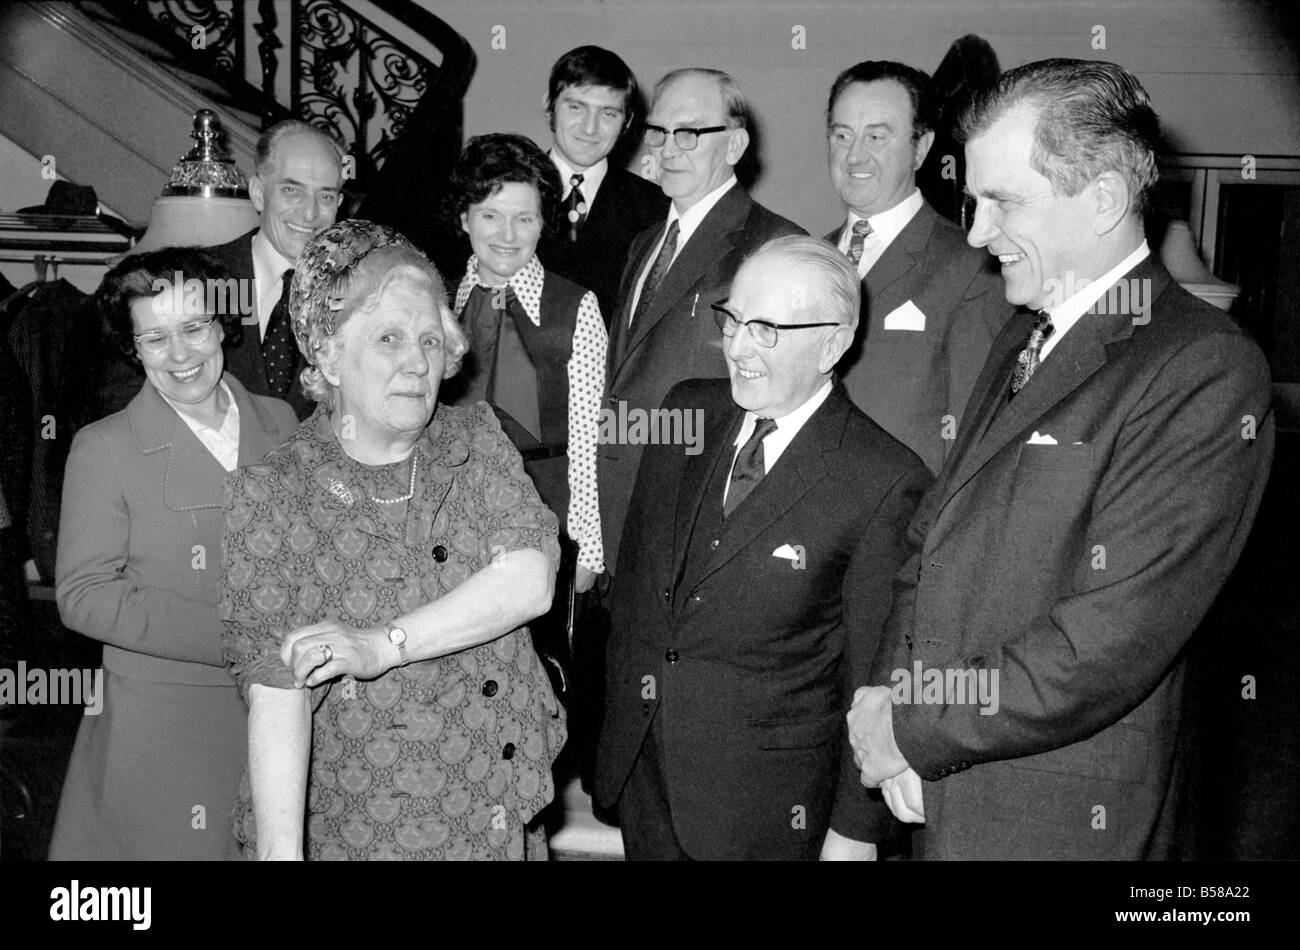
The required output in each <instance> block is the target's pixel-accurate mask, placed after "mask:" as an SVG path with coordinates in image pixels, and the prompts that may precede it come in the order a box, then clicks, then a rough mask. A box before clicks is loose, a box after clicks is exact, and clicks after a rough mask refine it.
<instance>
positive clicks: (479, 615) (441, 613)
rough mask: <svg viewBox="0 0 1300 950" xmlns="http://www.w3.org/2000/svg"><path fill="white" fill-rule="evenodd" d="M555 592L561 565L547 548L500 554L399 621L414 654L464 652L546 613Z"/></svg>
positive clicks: (430, 655)
mask: <svg viewBox="0 0 1300 950" xmlns="http://www.w3.org/2000/svg"><path fill="white" fill-rule="evenodd" d="M554 592H555V568H554V567H553V566H552V564H551V561H550V559H549V558H548V557H547V556H546V555H545V554H543V553H542V552H541V551H538V550H535V549H533V548H525V549H523V550H519V551H507V552H506V553H504V554H500V555H498V556H497V557H496V558H495V559H494V560H493V561H492V563H491V564H489V565H488V566H487V567H485V568H483V570H481V571H479V572H478V573H477V574H474V575H473V576H472V577H470V578H469V579H467V580H466V581H465V582H464V583H463V584H461V585H460V586H459V587H457V588H456V589H455V590H453V591H450V592H449V593H447V594H446V595H445V596H443V597H439V598H438V599H437V600H435V601H433V602H432V603H428V604H425V605H424V606H423V607H419V608H417V609H416V610H413V611H411V612H410V613H409V614H406V615H404V616H402V617H399V618H397V620H396V623H397V624H398V625H400V626H402V627H403V628H404V629H405V630H406V635H407V643H406V648H407V652H408V653H409V655H410V658H411V659H412V660H428V659H432V658H434V657H439V656H446V655H447V654H449V653H459V652H460V651H461V650H466V649H468V648H470V647H473V646H477V645H478V644H480V643H487V642H488V641H489V640H495V639H496V638H497V637H500V636H504V635H505V634H507V633H509V632H510V631H511V630H514V629H515V628H516V627H519V626H522V625H523V624H526V623H527V622H528V621H530V620H532V619H533V618H534V617H539V616H541V615H542V614H544V613H546V611H547V610H549V609H550V607H551V598H552V596H553V595H554Z"/></svg>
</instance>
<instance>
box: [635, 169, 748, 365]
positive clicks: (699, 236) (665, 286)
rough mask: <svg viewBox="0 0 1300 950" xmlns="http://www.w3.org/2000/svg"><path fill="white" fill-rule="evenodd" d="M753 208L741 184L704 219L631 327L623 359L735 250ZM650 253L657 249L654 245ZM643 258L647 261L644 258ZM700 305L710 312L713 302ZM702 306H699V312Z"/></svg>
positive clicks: (642, 263)
mask: <svg viewBox="0 0 1300 950" xmlns="http://www.w3.org/2000/svg"><path fill="white" fill-rule="evenodd" d="M752 205H753V202H752V201H750V198H749V195H747V194H745V191H744V189H742V188H741V187H740V185H739V184H735V185H733V186H732V188H731V190H730V191H728V192H727V193H726V194H725V195H723V196H722V198H721V199H720V200H719V201H718V203H717V204H716V205H714V206H713V208H712V210H710V211H709V213H708V214H707V215H705V217H704V220H703V221H701V222H700V226H699V227H698V228H696V229H695V233H694V234H692V235H691V239H690V240H689V241H687V242H686V246H685V247H684V248H682V249H681V251H680V252H679V253H678V255H677V259H676V260H675V261H673V265H672V267H670V268H669V269H668V273H667V274H666V275H664V280H663V283H662V284H660V285H659V289H658V290H657V291H656V292H655V295H654V299H653V300H651V301H650V306H649V308H648V309H647V310H646V311H645V312H644V313H643V314H642V315H641V318H640V319H639V320H638V321H637V322H636V325H635V326H633V327H632V336H631V339H630V340H629V341H628V345H627V352H626V353H624V354H623V357H624V359H626V357H627V355H628V354H630V353H631V352H632V351H633V350H635V349H636V348H637V346H638V345H640V343H641V341H642V340H644V339H645V338H646V336H647V335H648V334H649V333H650V331H651V330H653V329H654V327H655V324H657V323H658V322H659V321H660V320H662V319H663V318H664V315H665V314H667V313H668V311H669V310H671V309H672V307H673V306H674V305H675V304H676V303H677V302H678V301H679V300H681V299H682V297H684V296H685V295H686V293H687V291H688V290H689V289H690V288H691V287H692V286H694V284H695V283H696V282H697V281H698V280H699V279H700V278H701V277H702V276H704V274H705V273H706V272H707V271H708V269H709V268H710V267H712V266H713V264H714V263H715V262H717V261H718V260H719V259H720V258H722V257H724V256H725V255H726V254H727V253H728V252H729V251H730V250H731V249H732V247H733V246H734V245H735V243H736V240H737V236H738V235H739V234H740V232H741V229H742V228H743V226H744V223H745V218H746V217H748V215H749V210H750V207H751V206H752ZM665 226H666V225H665ZM660 233H662V230H661V232H660ZM650 249H651V250H653V249H654V247H653V245H652V246H651V248H650ZM642 256H643V258H644V256H645V255H642ZM645 263H646V262H645V261H644V260H642V261H641V262H640V265H641V266H640V267H638V269H637V273H638V274H639V273H640V271H641V268H642V267H644V266H645ZM701 303H702V305H703V306H704V307H705V309H707V308H708V306H709V304H711V303H713V301H712V300H705V301H702V302H701ZM700 305H701V304H696V306H697V308H698V306H700Z"/></svg>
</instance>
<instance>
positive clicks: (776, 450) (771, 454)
mask: <svg viewBox="0 0 1300 950" xmlns="http://www.w3.org/2000/svg"><path fill="white" fill-rule="evenodd" d="M830 394H831V380H829V379H828V380H826V382H825V384H823V385H822V387H821V388H820V389H818V390H817V392H815V393H813V394H812V395H811V396H809V397H808V399H807V401H806V402H804V404H803V405H802V406H800V407H799V408H798V409H793V410H791V411H790V412H787V413H786V414H785V415H783V416H780V417H779V418H776V419H773V420H772V421H773V422H775V423H776V431H774V432H769V433H768V434H767V435H766V436H764V437H763V474H764V475H766V474H767V473H768V472H770V471H772V466H773V465H775V464H776V460H777V459H779V458H780V457H781V454H782V453H783V452H784V451H785V450H786V448H787V447H789V445H790V443H791V442H793V441H794V437H795V436H796V435H798V434H799V430H800V429H802V428H803V427H804V423H806V422H807V421H808V420H809V419H811V418H812V414H813V413H814V412H816V411H817V410H818V409H820V408H821V404H822V403H824V402H825V401H826V397H827V396H829V395H830ZM756 425H758V416H757V415H755V414H754V413H752V412H750V411H748V410H746V411H745V421H744V422H742V423H741V424H740V431H739V432H737V433H736V441H735V442H734V443H733V445H734V446H735V449H734V450H733V451H732V453H731V468H733V469H734V468H735V467H736V456H738V455H739V454H740V447H741V446H743V445H744V444H745V443H746V442H748V441H749V437H750V436H751V435H753V434H754V426H756ZM730 491H731V476H730V475H728V476H727V484H726V486H725V487H724V488H723V489H722V503H723V504H724V505H725V504H726V503H727V493H728V492H730Z"/></svg>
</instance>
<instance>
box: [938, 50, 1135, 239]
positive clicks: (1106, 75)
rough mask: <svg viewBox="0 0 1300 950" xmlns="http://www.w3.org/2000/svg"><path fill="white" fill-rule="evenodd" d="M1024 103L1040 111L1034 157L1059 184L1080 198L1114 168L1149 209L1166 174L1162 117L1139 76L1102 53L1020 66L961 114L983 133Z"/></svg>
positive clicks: (963, 127)
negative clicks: (1161, 165) (1161, 163)
mask: <svg viewBox="0 0 1300 950" xmlns="http://www.w3.org/2000/svg"><path fill="white" fill-rule="evenodd" d="M1019 105H1025V106H1028V107H1029V108H1031V109H1033V110H1034V111H1035V113H1036V117H1037V120H1038V121H1037V124H1036V126H1035V128H1034V147H1033V150H1032V151H1031V152H1030V164H1031V165H1032V166H1033V168H1034V170H1035V171H1037V172H1038V173H1039V174H1040V175H1042V176H1043V177H1044V178H1046V179H1047V180H1048V181H1050V182H1051V183H1052V190H1053V191H1055V192H1056V193H1057V194H1060V195H1066V196H1069V197H1073V196H1074V195H1077V194H1078V193H1079V192H1080V191H1081V190H1082V189H1083V187H1084V186H1085V185H1087V184H1088V183H1089V182H1090V181H1092V180H1093V179H1095V178H1096V177H1097V176H1098V175H1100V174H1101V173H1102V172H1105V171H1115V172H1119V173H1120V174H1121V175H1123V176H1124V180H1125V182H1126V183H1127V184H1128V188H1129V194H1130V195H1131V197H1132V199H1133V211H1134V213H1136V214H1141V213H1142V212H1143V211H1144V210H1145V209H1146V206H1147V203H1148V201H1149V196H1150V192H1151V189H1152V188H1153V187H1155V183H1156V182H1157V181H1158V180H1159V178H1160V172H1159V169H1158V168H1157V167H1156V153H1157V151H1158V149H1159V144H1160V120H1159V118H1158V117H1157V116H1156V113H1155V110H1153V109H1152V108H1151V100H1150V99H1149V98H1148V97H1147V92H1146V90H1145V89H1143V88H1142V84H1141V83H1140V82H1138V80H1137V77H1136V76H1134V75H1133V74H1132V73H1130V72H1129V71H1128V70H1127V69H1124V68H1123V67H1122V66H1117V65H1116V64H1114V63H1106V62H1100V61H1096V60H1084V59H1045V60H1041V61H1040V62H1037V63H1027V64H1025V65H1024V66H1018V67H1016V68H1015V69H1012V70H1009V71H1008V72H1006V73H1004V74H1003V75H1002V78H1001V79H999V80H998V82H997V84H996V85H994V86H993V87H992V88H991V89H988V90H986V91H985V92H984V93H983V94H981V95H979V96H977V97H976V98H975V99H974V101H972V102H971V104H970V105H969V106H968V107H967V109H966V110H965V112H964V113H963V114H962V117H961V123H960V129H959V135H960V138H961V139H962V140H963V141H965V140H969V139H971V138H974V137H975V136H977V135H980V134H982V133H983V132H985V131H987V130H988V128H989V126H991V125H992V124H993V123H994V122H996V121H997V120H998V119H1000V118H1001V117H1002V116H1003V115H1005V114H1006V113H1007V112H1008V111H1010V110H1011V109H1013V108H1015V107H1016V106H1019Z"/></svg>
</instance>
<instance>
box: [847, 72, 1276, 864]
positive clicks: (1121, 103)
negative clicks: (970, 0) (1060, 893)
mask: <svg viewBox="0 0 1300 950" xmlns="http://www.w3.org/2000/svg"><path fill="white" fill-rule="evenodd" d="M964 132H965V136H966V142H967V144H966V159H967V168H968V170H967V189H968V190H969V191H970V193H971V194H973V195H974V196H975V198H976V200H977V202H978V205H977V210H976V215H975V223H974V226H973V228H972V229H971V233H970V242H971V244H972V245H974V246H977V247H985V248H987V249H988V251H989V252H990V253H991V254H993V255H995V256H997V258H998V260H999V261H1000V262H1001V264H1002V276H1003V280H1004V281H1005V284H1006V297H1007V300H1008V301H1010V302H1011V303H1014V304H1021V305H1024V306H1026V307H1029V308H1031V309H1033V310H1039V311H1041V312H1040V313H1038V314H1029V315H1027V316H1025V317H1023V318H1016V319H1014V320H1013V321H1012V323H1011V324H1009V325H1008V326H1007V327H1006V328H1005V329H1004V330H1003V332H1002V333H1001V334H1000V335H999V337H998V339H997V340H996V341H995V343H994V345H993V349H992V351H991V354H990V357H989V360H988V363H987V364H986V365H985V367H984V370H983V372H982V374H981V376H980V379H979V381H978V383H977V384H976V387H975V390H974V394H973V396H972V397H971V401H970V405H969V407H968V413H967V421H966V423H965V424H964V425H963V427H962V433H961V435H960V436H959V438H958V441H957V446H956V448H955V449H954V451H953V455H952V457H951V458H949V460H948V462H947V463H946V465H945V466H944V470H943V472H942V474H941V475H940V478H939V480H938V482H937V483H936V484H935V486H934V487H933V488H932V489H931V491H930V492H929V493H928V494H927V495H926V498H925V500H924V501H923V502H922V503H921V507H920V509H919V510H918V512H917V515H916V518H915V519H914V520H913V523H912V525H911V528H910V529H909V539H910V542H911V545H912V549H913V550H912V556H911V558H910V559H909V561H908V564H907V566H906V567H905V568H904V570H903V572H902V573H901V574H900V576H899V582H898V584H897V595H896V599H895V603H894V609H893V613H892V614H891V616H890V620H889V624H888V627H887V632H886V642H885V644H884V646H883V647H882V649H881V653H880V658H879V659H878V661H877V669H876V671H875V673H874V674H873V681H874V682H876V683H879V684H881V685H879V686H868V687H863V688H862V689H860V690H859V691H858V694H857V701H856V704H855V706H854V708H853V711H852V712H851V713H850V715H849V726H850V733H851V735H852V738H853V744H854V748H855V751H856V753H857V756H858V758H859V761H860V764H861V765H862V767H863V768H862V778H863V781H864V782H865V783H870V784H875V783H880V785H881V788H882V789H883V790H884V793H885V796H886V800H887V801H888V802H889V804H890V806H891V808H893V809H894V811H895V813H896V814H897V815H898V816H899V817H900V818H904V819H907V820H913V821H916V820H922V819H923V820H924V821H925V831H924V834H923V836H922V838H923V842H922V852H923V854H924V856H925V857H927V858H979V859H987V858H993V859H1016V858H1029V859H1041V858H1056V859H1064V858H1070V859H1079V858H1085V859H1086V858H1116V859H1137V858H1154V859H1159V858H1167V857H1169V856H1171V855H1172V854H1174V848H1175V844H1176V840H1177V835H1176V831H1177V825H1178V822H1179V819H1180V814H1179V811H1180V799H1181V798H1182V793H1183V791H1184V787H1185V785H1186V770H1187V766H1188V765H1189V762H1190V759H1191V757H1193V756H1194V755H1195V754H1196V740H1195V735H1194V731H1193V729H1192V726H1193V720H1192V718H1191V717H1190V716H1186V715H1184V712H1183V700H1184V690H1185V686H1186V683H1187V682H1188V680H1189V674H1188V669H1187V663H1188V659H1187V658H1188V650H1187V646H1188V641H1189V639H1190V638H1191V635H1192V633H1193V632H1194V631H1195V630H1196V627H1197V625H1198V623H1199V622H1200V620H1201V618H1202V617H1203V616H1204V615H1205V613H1206V611H1207V609H1208V608H1209V606H1210V604H1211V602H1212V601H1213V600H1214V597H1215V595H1216V594H1217V592H1218V591H1219V589H1220V587H1221V586H1222V585H1223V583H1224V580H1225V579H1226V577H1227V575H1228V573H1229V571H1230V570H1231V569H1232V566H1233V564H1234V562H1235V561H1236V560H1237V556H1238V555H1239V554H1240V552H1241V548H1242V545H1243V544H1244V542H1245V540H1246V536H1247V533H1248V531H1249V530H1250V526H1251V521H1252V519H1253V518H1254V516H1255V512H1256V510H1257V507H1258V504H1259V500H1260V496H1261V493H1262V491H1263V488H1264V483H1265V480H1266V477H1267V473H1268V468H1269V463H1270V460H1271V457H1272V450H1273V420H1272V418H1271V417H1270V415H1269V401H1270V387H1269V373H1268V368H1267V365H1266V363H1265V360H1264V357H1263V355H1262V354H1261V353H1260V351H1259V349H1258V347H1256V346H1255V344H1254V343H1253V342H1252V341H1251V340H1250V339H1249V338H1248V337H1247V336H1246V335H1245V334H1244V333H1243V332H1242V331H1241V330H1240V329H1239V328H1238V327H1237V326H1236V325H1235V324H1234V323H1233V322H1232V321H1231V320H1229V319H1228V318H1227V317H1226V316H1224V315H1223V314H1222V313H1220V312H1219V311H1218V310H1215V309H1214V308H1213V307H1210V306H1208V305H1207V304H1204V303H1202V302H1201V301H1199V300H1197V299H1196V298H1194V297H1192V296H1191V295H1190V294H1188V293H1187V292H1186V291H1185V290H1183V289H1182V288H1181V287H1179V286H1178V285H1177V284H1176V283H1174V281H1173V280H1172V279H1171V278H1170V276H1169V274H1168V272H1167V271H1166V270H1165V269H1164V268H1163V267H1162V266H1161V265H1160V263H1159V261H1158V260H1157V259H1156V258H1155V256H1154V255H1152V254H1151V253H1150V250H1149V248H1148V247H1147V244H1146V240H1145V238H1144V236H1143V230H1142V210H1143V207H1144V205H1145V202H1146V197H1147V195H1148V193H1149V191H1150V189H1151V187H1152V186H1153V185H1154V184H1155V181H1156V178H1157V171H1156V161H1155V148H1156V142H1157V140H1158V135H1159V129H1158V124H1157V120H1156V115H1155V112H1154V111H1152V109H1151V106H1150V103H1149V101H1148V98H1147V94H1146V91H1145V90H1144V89H1143V88H1142V86H1141V85H1140V84H1139V83H1138V81H1137V80H1136V79H1135V78H1134V77H1133V76H1132V75H1131V74H1130V73H1128V72H1126V71H1125V70H1124V69H1122V68H1120V67H1119V66H1115V65H1113V64H1111V63H1104V62H1087V61H1081V60H1047V61H1044V62H1039V63H1030V64H1028V65H1026V66H1022V67H1019V68H1018V69H1014V70H1011V71H1010V72H1009V73H1007V74H1006V75H1005V76H1003V78H1002V79H1001V80H1000V82H999V83H998V85H997V87H996V88H995V89H993V90H992V91H991V92H990V93H989V94H988V95H987V96H985V97H982V98H981V99H980V100H979V101H977V102H976V103H975V104H974V105H973V107H972V108H971V109H970V110H969V111H968V112H967V114H966V116H965V117H964ZM1031 324H1032V327H1031ZM885 684H888V685H885ZM976 692H977V693H978V696H977V697H976V696H975V693H976ZM922 780H924V781H922Z"/></svg>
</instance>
